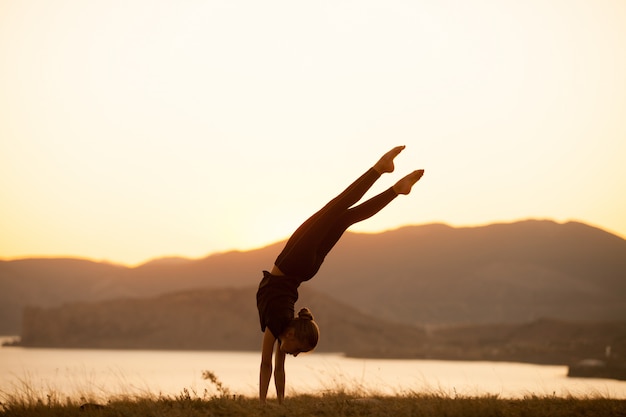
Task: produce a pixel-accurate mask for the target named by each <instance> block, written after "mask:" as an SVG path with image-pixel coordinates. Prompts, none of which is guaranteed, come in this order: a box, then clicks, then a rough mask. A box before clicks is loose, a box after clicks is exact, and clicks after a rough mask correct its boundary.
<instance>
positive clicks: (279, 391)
mask: <svg viewBox="0 0 626 417" xmlns="http://www.w3.org/2000/svg"><path fill="white" fill-rule="evenodd" d="M274 384H275V385H276V395H277V396H278V404H282V403H283V400H284V399H285V352H283V351H282V350H280V346H278V349H276V354H275V355H274Z"/></svg>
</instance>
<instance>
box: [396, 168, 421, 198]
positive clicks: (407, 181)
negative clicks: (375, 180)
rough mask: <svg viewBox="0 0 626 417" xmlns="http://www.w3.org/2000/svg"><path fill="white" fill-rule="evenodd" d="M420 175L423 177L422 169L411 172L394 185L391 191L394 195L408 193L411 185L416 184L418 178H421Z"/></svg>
mask: <svg viewBox="0 0 626 417" xmlns="http://www.w3.org/2000/svg"><path fill="white" fill-rule="evenodd" d="M422 175H424V170H423V169H418V170H417V171H413V172H411V173H410V174H409V175H407V176H406V177H404V178H402V179H401V180H400V181H398V182H397V183H395V185H394V186H393V190H394V191H395V192H396V194H408V193H410V192H411V187H413V185H414V184H415V183H416V182H418V181H419V179H420V178H422Z"/></svg>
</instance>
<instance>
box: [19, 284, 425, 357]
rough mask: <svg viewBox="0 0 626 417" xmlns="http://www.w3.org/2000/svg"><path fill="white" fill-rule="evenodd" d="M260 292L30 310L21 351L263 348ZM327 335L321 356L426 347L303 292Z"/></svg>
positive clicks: (399, 328) (198, 293)
mask: <svg viewBox="0 0 626 417" xmlns="http://www.w3.org/2000/svg"><path fill="white" fill-rule="evenodd" d="M255 294H256V288H255V287H247V288H237V289H233V288H223V289H205V290H194V291H183V292H177V293H171V294H167V295H161V296H156V297H150V298H124V299H116V300H111V301H101V302H97V303H84V302H83V303H71V304H65V305H63V306H59V307H48V308H40V307H29V308H26V309H25V314H24V326H23V332H22V337H21V341H20V345H22V346H28V347H44V346H45V347H60V348H109V349H110V348H114V349H115V348H121V349H178V350H184V349H193V350H258V349H259V348H260V343H261V338H262V332H261V327H260V323H259V318H258V313H257V310H256V303H255ZM300 302H301V303H304V305H307V306H309V308H311V309H312V310H313V311H314V312H317V313H316V314H315V320H316V322H317V323H318V324H319V326H320V327H321V328H322V329H323V338H322V339H321V342H320V344H319V346H318V347H317V350H321V351H327V352H328V351H331V352H344V351H355V350H357V349H359V346H362V345H366V346H368V347H370V348H372V349H375V350H376V351H381V352H386V351H389V350H390V349H391V348H393V347H394V346H400V345H401V344H407V343H408V344H410V345H417V344H420V343H422V342H423V341H424V339H425V332H424V331H423V330H420V329H417V328H414V327H411V326H407V325H399V324H393V323H386V322H384V321H382V320H379V319H375V318H372V317H369V316H366V315H365V314H363V313H360V312H359V311H357V310H356V309H354V308H351V307H349V306H346V305H344V304H341V303H338V302H337V301H335V300H333V299H332V298H331V297H328V296H326V295H323V294H320V293H317V292H315V291H312V290H310V289H309V290H304V291H302V293H301V295H300Z"/></svg>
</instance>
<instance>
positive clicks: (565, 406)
mask: <svg viewBox="0 0 626 417" xmlns="http://www.w3.org/2000/svg"><path fill="white" fill-rule="evenodd" d="M203 379H205V380H207V381H208V382H209V383H210V385H211V386H210V389H208V388H207V389H205V390H204V391H203V392H202V393H198V392H195V391H190V390H188V389H184V390H183V391H182V392H181V393H180V394H178V395H176V396H165V395H153V394H143V395H140V396H137V395H119V394H116V395H112V396H110V397H109V398H106V399H103V398H102V396H94V395H90V394H83V395H79V397H80V398H71V397H62V395H60V394H58V393H55V392H54V391H48V392H46V393H41V392H36V391H35V390H33V389H31V387H30V386H29V385H28V384H25V385H23V386H22V388H21V389H20V390H19V391H18V392H15V393H7V392H0V417H3V416H7V417H8V416H11V417H13V416H15V417H21V416H24V417H38V416H39V417H48V416H67V417H71V416H81V417H85V416H99V417H105V416H111V417H121V416H124V417H152V416H154V417H183V416H184V417H196V416H198V417H200V416H202V417H213V416H215V417H219V416H224V417H226V416H229V417H230V416H259V417H288V416H289V417H304V416H318V417H323V416H328V417H344V416H345V417H347V416H355V417H356V416H372V417H387V416H394V417H403V416H416V417H417V416H419V417H446V416H464V417H490V416H502V417H513V416H516V417H517V416H519V417H526V416H528V417H531V416H532V417H541V416H563V417H565V416H567V417H571V416H587V417H589V416H599V417H612V416H624V417H626V400H617V399H611V398H605V397H601V396H594V397H588V398H574V397H570V398H562V397H556V396H547V397H537V396H529V397H526V398H521V399H505V398H499V397H498V396H494V395H485V396H474V397H467V396H450V395H446V394H437V393H435V394H432V393H431V394H424V393H408V394H402V395H393V396H384V395H376V394H372V393H368V392H364V391H358V390H357V391H346V390H345V389H343V388H338V389H337V390H334V391H333V390H331V391H329V392H325V393H322V394H318V395H303V394H300V395H294V396H290V397H288V398H287V399H286V400H285V403H284V404H282V405H279V404H278V403H277V402H276V401H275V400H274V401H272V400H270V401H269V402H268V404H266V405H261V404H259V401H258V399H256V398H250V397H242V396H237V395H233V394H232V393H231V391H230V390H229V388H228V387H225V386H224V385H223V384H222V382H221V381H220V380H219V379H218V378H217V376H216V375H215V374H214V373H213V372H210V371H204V372H203Z"/></svg>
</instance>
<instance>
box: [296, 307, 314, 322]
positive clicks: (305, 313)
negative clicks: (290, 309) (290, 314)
mask: <svg viewBox="0 0 626 417" xmlns="http://www.w3.org/2000/svg"><path fill="white" fill-rule="evenodd" d="M298 318H299V319H303V320H313V314H312V313H311V310H309V309H308V308H306V307H304V308H301V309H300V311H299V312H298Z"/></svg>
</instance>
